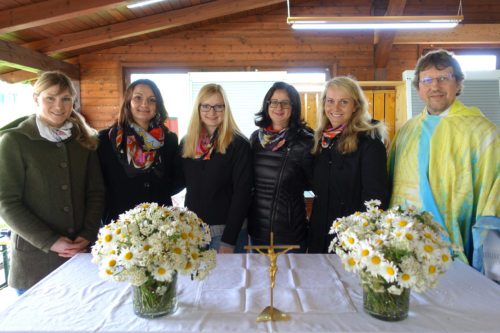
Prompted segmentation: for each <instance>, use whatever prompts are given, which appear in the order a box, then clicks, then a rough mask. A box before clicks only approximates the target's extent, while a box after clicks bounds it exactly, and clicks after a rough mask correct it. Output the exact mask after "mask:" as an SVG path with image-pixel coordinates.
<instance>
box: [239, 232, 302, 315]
mask: <svg viewBox="0 0 500 333" xmlns="http://www.w3.org/2000/svg"><path fill="white" fill-rule="evenodd" d="M270 238H271V239H270V240H271V242H270V244H269V245H255V246H248V245H247V246H245V249H247V250H255V251H257V252H258V253H260V254H263V255H265V256H267V257H268V258H269V280H270V282H271V286H270V287H271V288H270V290H271V305H269V306H266V308H265V309H264V310H262V312H261V313H260V314H259V315H258V316H257V321H258V322H261V321H277V320H289V319H290V316H289V315H287V314H286V313H284V312H282V311H280V310H278V309H276V308H275V307H274V304H273V289H274V284H275V281H276V272H277V271H278V264H277V261H278V256H279V255H280V254H285V253H287V252H288V251H290V250H293V249H299V248H300V246H298V245H274V233H273V232H272V231H271V235H270ZM264 250H265V251H264ZM275 250H281V251H278V252H276V251H275Z"/></svg>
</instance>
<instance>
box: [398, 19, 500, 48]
mask: <svg viewBox="0 0 500 333" xmlns="http://www.w3.org/2000/svg"><path fill="white" fill-rule="evenodd" d="M394 44H460V45H463V44H496V45H498V44H500V24H459V25H458V26H457V27H456V28H453V29H437V30H426V31H420V30H419V31H398V32H397V33H396V36H395V37H394Z"/></svg>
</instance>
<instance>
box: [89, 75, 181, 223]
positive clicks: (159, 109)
mask: <svg viewBox="0 0 500 333" xmlns="http://www.w3.org/2000/svg"><path fill="white" fill-rule="evenodd" d="M166 119H167V111H166V109H165V106H164V103H163V98H162V96H161V93H160V90H159V89H158V87H157V86H156V84H155V83H154V82H153V81H151V80H147V79H141V80H137V81H134V82H132V83H131V84H130V85H129V86H128V88H127V90H126V91H125V96H124V101H123V104H122V107H121V109H120V113H119V115H118V119H117V121H116V123H115V124H114V125H113V126H111V127H110V128H108V129H105V130H103V131H101V132H100V133H99V140H100V143H99V148H98V150H97V152H98V154H99V160H100V162H101V168H102V172H103V177H104V182H105V185H106V208H105V212H104V216H103V218H102V222H103V224H108V223H110V222H111V220H115V219H116V218H117V217H118V215H119V214H121V213H123V212H125V211H127V210H129V209H132V208H134V207H135V206H136V205H137V204H140V203H142V202H156V203H158V204H160V205H166V206H170V205H172V199H171V196H172V195H173V194H175V193H177V192H178V191H179V190H180V176H179V175H180V158H179V157H178V155H177V152H178V143H177V135H175V133H172V132H170V131H169V130H168V128H167V127H165V125H164V122H165V120H166Z"/></svg>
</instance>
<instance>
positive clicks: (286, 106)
mask: <svg viewBox="0 0 500 333" xmlns="http://www.w3.org/2000/svg"><path fill="white" fill-rule="evenodd" d="M267 104H269V107H271V108H273V109H276V108H277V107H278V105H281V108H282V109H289V108H291V107H292V102H290V101H287V100H284V101H278V100H277V99H272V100H270V101H267Z"/></svg>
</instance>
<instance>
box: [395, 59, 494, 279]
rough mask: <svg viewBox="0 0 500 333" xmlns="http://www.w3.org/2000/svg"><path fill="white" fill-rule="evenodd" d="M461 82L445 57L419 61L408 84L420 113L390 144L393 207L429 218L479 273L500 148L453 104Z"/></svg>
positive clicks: (485, 123) (476, 117)
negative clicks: (423, 213)
mask: <svg viewBox="0 0 500 333" xmlns="http://www.w3.org/2000/svg"><path fill="white" fill-rule="evenodd" d="M463 81H464V74H463V72H462V70H461V68H460V65H459V63H458V61H457V60H456V59H455V58H454V57H453V55H452V54H451V53H449V52H447V51H445V50H437V51H432V52H429V53H427V54H426V55H425V56H423V57H421V58H420V59H419V61H418V62H417V65H416V68H415V78H414V79H413V85H414V86H415V87H416V88H417V90H418V93H419V96H420V98H421V99H422V100H423V101H424V102H425V104H426V107H425V108H424V110H423V112H422V113H421V114H419V115H418V116H415V117H413V118H412V119H410V120H409V121H408V122H407V123H406V124H405V125H404V126H403V127H402V128H401V129H400V130H399V131H398V132H397V134H396V137H395V138H394V141H393V143H392V146H391V149H390V152H389V159H388V164H389V166H388V167H389V177H390V180H391V182H392V197H391V206H394V205H400V206H403V207H407V206H410V205H411V206H415V207H416V208H418V209H421V210H425V211H428V212H430V213H432V215H433V216H434V219H435V220H436V221H438V222H439V223H440V224H441V225H442V226H443V227H444V228H445V229H446V230H447V231H448V233H449V240H450V241H451V242H452V243H453V244H456V245H458V246H460V247H461V248H462V249H461V250H459V251H456V252H455V254H456V255H457V256H458V258H460V259H461V260H462V261H464V262H466V263H469V264H471V265H473V266H474V267H475V268H476V269H478V270H479V271H484V268H483V248H482V246H483V242H484V240H485V239H486V237H487V235H488V233H489V232H491V233H494V234H495V235H497V236H498V235H499V233H500V213H499V209H500V202H499V199H500V197H499V195H500V182H499V180H498V178H499V177H498V175H499V170H500V165H499V159H500V145H499V138H498V130H497V126H496V125H495V124H493V123H492V122H491V121H490V120H488V119H487V118H486V117H485V116H484V115H483V114H482V113H481V111H480V110H479V109H478V108H476V107H467V106H465V105H463V104H462V103H461V102H460V101H459V100H458V99H457V98H456V97H457V96H459V95H460V93H461V91H462V89H463ZM490 238H491V237H490ZM495 239H497V240H498V239H499V238H498V237H495ZM496 260H497V261H498V259H496ZM485 263H486V262H485ZM497 264H498V265H500V263H498V262H497Z"/></svg>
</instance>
